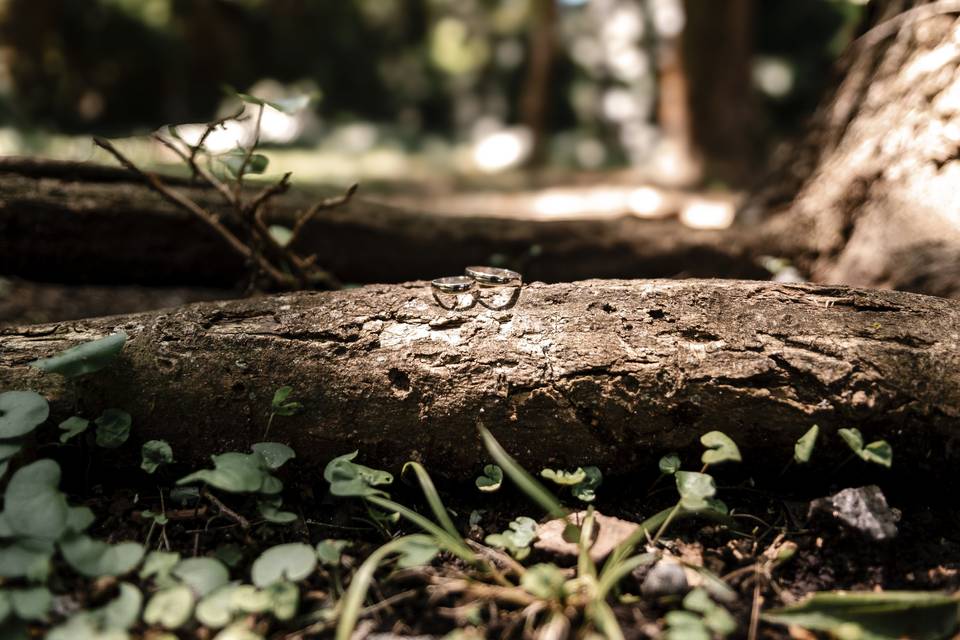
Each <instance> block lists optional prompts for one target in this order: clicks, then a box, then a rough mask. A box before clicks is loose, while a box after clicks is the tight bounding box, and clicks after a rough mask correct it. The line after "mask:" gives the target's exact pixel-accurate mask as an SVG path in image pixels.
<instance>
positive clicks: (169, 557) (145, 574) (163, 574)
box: [139, 551, 180, 584]
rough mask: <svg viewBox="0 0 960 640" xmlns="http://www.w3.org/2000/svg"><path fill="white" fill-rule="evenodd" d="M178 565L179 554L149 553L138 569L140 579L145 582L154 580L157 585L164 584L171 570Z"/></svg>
mask: <svg viewBox="0 0 960 640" xmlns="http://www.w3.org/2000/svg"><path fill="white" fill-rule="evenodd" d="M179 563H180V554H179V553H176V552H175V551H151V552H150V553H148V554H147V557H146V558H144V560H143V566H142V567H140V574H139V575H140V578H141V579H143V580H146V579H148V578H154V580H155V581H156V582H157V583H158V584H159V583H163V582H165V581H166V580H167V579H168V578H169V577H170V574H171V572H172V571H173V568H174V567H176V566H177V565H178V564H179Z"/></svg>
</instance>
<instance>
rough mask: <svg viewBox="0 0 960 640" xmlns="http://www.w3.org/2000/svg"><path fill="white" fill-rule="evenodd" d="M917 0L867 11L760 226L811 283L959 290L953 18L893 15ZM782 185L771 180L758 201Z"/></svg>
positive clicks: (959, 130)
mask: <svg viewBox="0 0 960 640" xmlns="http://www.w3.org/2000/svg"><path fill="white" fill-rule="evenodd" d="M925 4H929V3H925V2H905V1H899V0H897V1H890V2H886V3H883V4H882V5H881V6H880V7H879V8H878V9H877V11H876V14H877V16H878V23H879V24H878V25H876V26H875V27H874V29H873V30H871V31H867V33H866V34H865V35H864V36H863V37H862V38H861V39H860V40H859V41H857V42H855V43H854V45H853V48H852V50H851V51H850V52H849V53H848V55H849V56H850V67H849V70H848V72H847V74H846V76H845V78H844V80H843V82H842V83H841V84H840V86H839V88H838V90H837V91H836V93H835V95H834V96H833V97H832V99H831V100H830V101H829V102H828V103H827V104H826V106H825V107H824V108H823V109H821V112H820V113H819V115H818V117H817V119H816V120H815V123H814V127H813V129H812V130H811V131H810V133H809V137H808V140H809V142H808V143H807V144H805V145H802V146H801V151H802V153H800V154H799V156H798V162H797V164H796V170H797V172H798V173H797V175H798V176H799V177H800V180H799V184H800V187H799V191H798V192H796V196H795V197H793V198H792V199H790V201H789V204H788V205H786V206H785V207H781V208H780V209H779V210H778V212H777V213H776V215H775V216H774V220H773V223H772V224H771V225H770V226H769V228H768V231H769V232H770V237H771V239H772V241H773V242H776V238H777V237H778V236H780V237H782V234H784V233H787V234H789V235H790V236H791V237H790V240H789V243H790V245H791V251H792V252H793V253H794V254H795V255H797V256H799V257H800V258H801V262H802V263H803V265H804V266H805V267H806V268H807V270H808V271H809V272H810V273H811V275H812V277H813V279H814V280H817V281H822V282H843V283H846V284H850V285H854V286H864V287H889V288H895V289H901V290H906V291H919V292H924V293H930V294H934V295H942V296H952V297H956V296H958V295H960V217H958V214H957V212H958V211H960V189H957V185H958V184H960V162H958V158H960V125H958V122H960V118H958V117H960V20H958V19H957V17H956V16H955V15H946V14H943V13H939V14H938V13H935V12H931V13H929V14H916V13H910V12H909V11H907V12H906V13H899V15H898V12H902V11H904V10H910V9H916V8H917V7H922V6H923V5H925ZM891 19H892V20H894V21H895V22H892V23H888V22H887V21H889V20H891ZM890 24H894V25H897V27H896V28H894V29H891V30H889V31H890V33H889V34H888V35H887V37H883V36H882V34H883V33H887V31H888V30H887V29H886V28H885V25H886V26H889V25H890ZM878 34H879V35H878ZM804 150H805V151H804ZM782 177H783V175H782V174H781V175H780V176H779V177H778V178H777V180H778V181H779V180H780V178H782ZM794 184H795V182H794V181H792V180H790V179H784V181H783V183H782V185H778V184H773V185H772V186H771V188H770V189H768V190H766V191H765V193H764V197H765V198H766V202H764V203H763V204H761V207H763V206H768V205H770V204H771V203H775V202H776V199H777V198H776V197H775V196H771V194H772V193H775V192H777V191H778V187H779V186H784V185H785V186H786V187H788V188H787V189H786V190H785V191H784V193H789V194H790V195H792V193H791V191H792V186H793V185H794ZM781 195H782V194H781ZM798 241H799V243H800V245H801V246H798V244H797V243H798ZM802 245H806V246H805V247H803V246H802Z"/></svg>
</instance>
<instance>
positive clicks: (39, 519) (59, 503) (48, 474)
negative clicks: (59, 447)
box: [4, 459, 69, 540]
mask: <svg viewBox="0 0 960 640" xmlns="http://www.w3.org/2000/svg"><path fill="white" fill-rule="evenodd" d="M59 484H60V466H59V465H58V464H57V463H56V462H54V461H53V460H48V459H43V460H37V461H36V462H33V463H31V464H28V465H27V466H25V467H21V468H19V469H17V472H16V473H14V474H13V477H11V478H10V483H9V484H8V485H7V490H6V493H5V494H4V504H5V514H6V519H7V523H8V524H9V525H10V528H11V529H12V530H13V532H14V533H16V534H18V535H21V536H23V537H25V538H39V539H41V540H56V539H58V538H59V537H60V536H61V535H62V534H63V532H64V531H66V528H67V517H68V515H69V509H68V507H67V498H66V496H64V495H63V494H62V493H61V492H60V489H59V488H58V485H59Z"/></svg>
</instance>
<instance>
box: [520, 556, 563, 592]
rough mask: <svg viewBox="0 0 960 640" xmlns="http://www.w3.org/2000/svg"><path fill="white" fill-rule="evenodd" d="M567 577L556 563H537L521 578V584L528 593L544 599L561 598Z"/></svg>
mask: <svg viewBox="0 0 960 640" xmlns="http://www.w3.org/2000/svg"><path fill="white" fill-rule="evenodd" d="M566 582H567V579H566V578H565V577H564V575H563V571H562V570H560V568H558V567H557V566H556V565H554V564H535V565H533V566H532V567H530V568H529V569H527V571H526V572H525V573H524V574H523V577H522V578H520V586H521V587H522V588H523V590H524V591H526V592H527V593H529V594H531V595H533V596H536V597H537V598H542V599H544V600H559V599H560V598H562V597H563V588H564V585H565V584H566Z"/></svg>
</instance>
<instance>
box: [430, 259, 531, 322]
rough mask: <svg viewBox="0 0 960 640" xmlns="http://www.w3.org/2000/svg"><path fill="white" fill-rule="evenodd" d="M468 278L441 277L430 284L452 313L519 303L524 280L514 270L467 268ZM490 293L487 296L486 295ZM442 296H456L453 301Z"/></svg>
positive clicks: (435, 297) (465, 276) (444, 306)
mask: <svg viewBox="0 0 960 640" xmlns="http://www.w3.org/2000/svg"><path fill="white" fill-rule="evenodd" d="M464 273H465V274H466V275H462V276H448V277H446V278H437V279H436V280H433V281H432V282H431V283H430V287H431V289H432V290H433V299H434V300H436V302H437V304H438V305H440V306H441V307H442V308H444V309H447V310H448V311H466V310H467V309H470V308H472V307H473V306H474V305H475V304H480V305H481V306H483V307H486V308H487V309H493V310H499V309H508V308H510V307H512V306H513V305H514V304H516V302H517V298H518V297H519V296H520V287H521V286H522V285H523V278H522V277H521V276H520V274H519V273H517V272H516V271H513V270H511V269H501V268H500V267H467V268H466V269H464ZM485 292H486V293H485ZM442 296H446V297H449V296H453V300H452V302H451V301H449V300H447V301H445V300H444V299H443V298H442Z"/></svg>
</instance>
